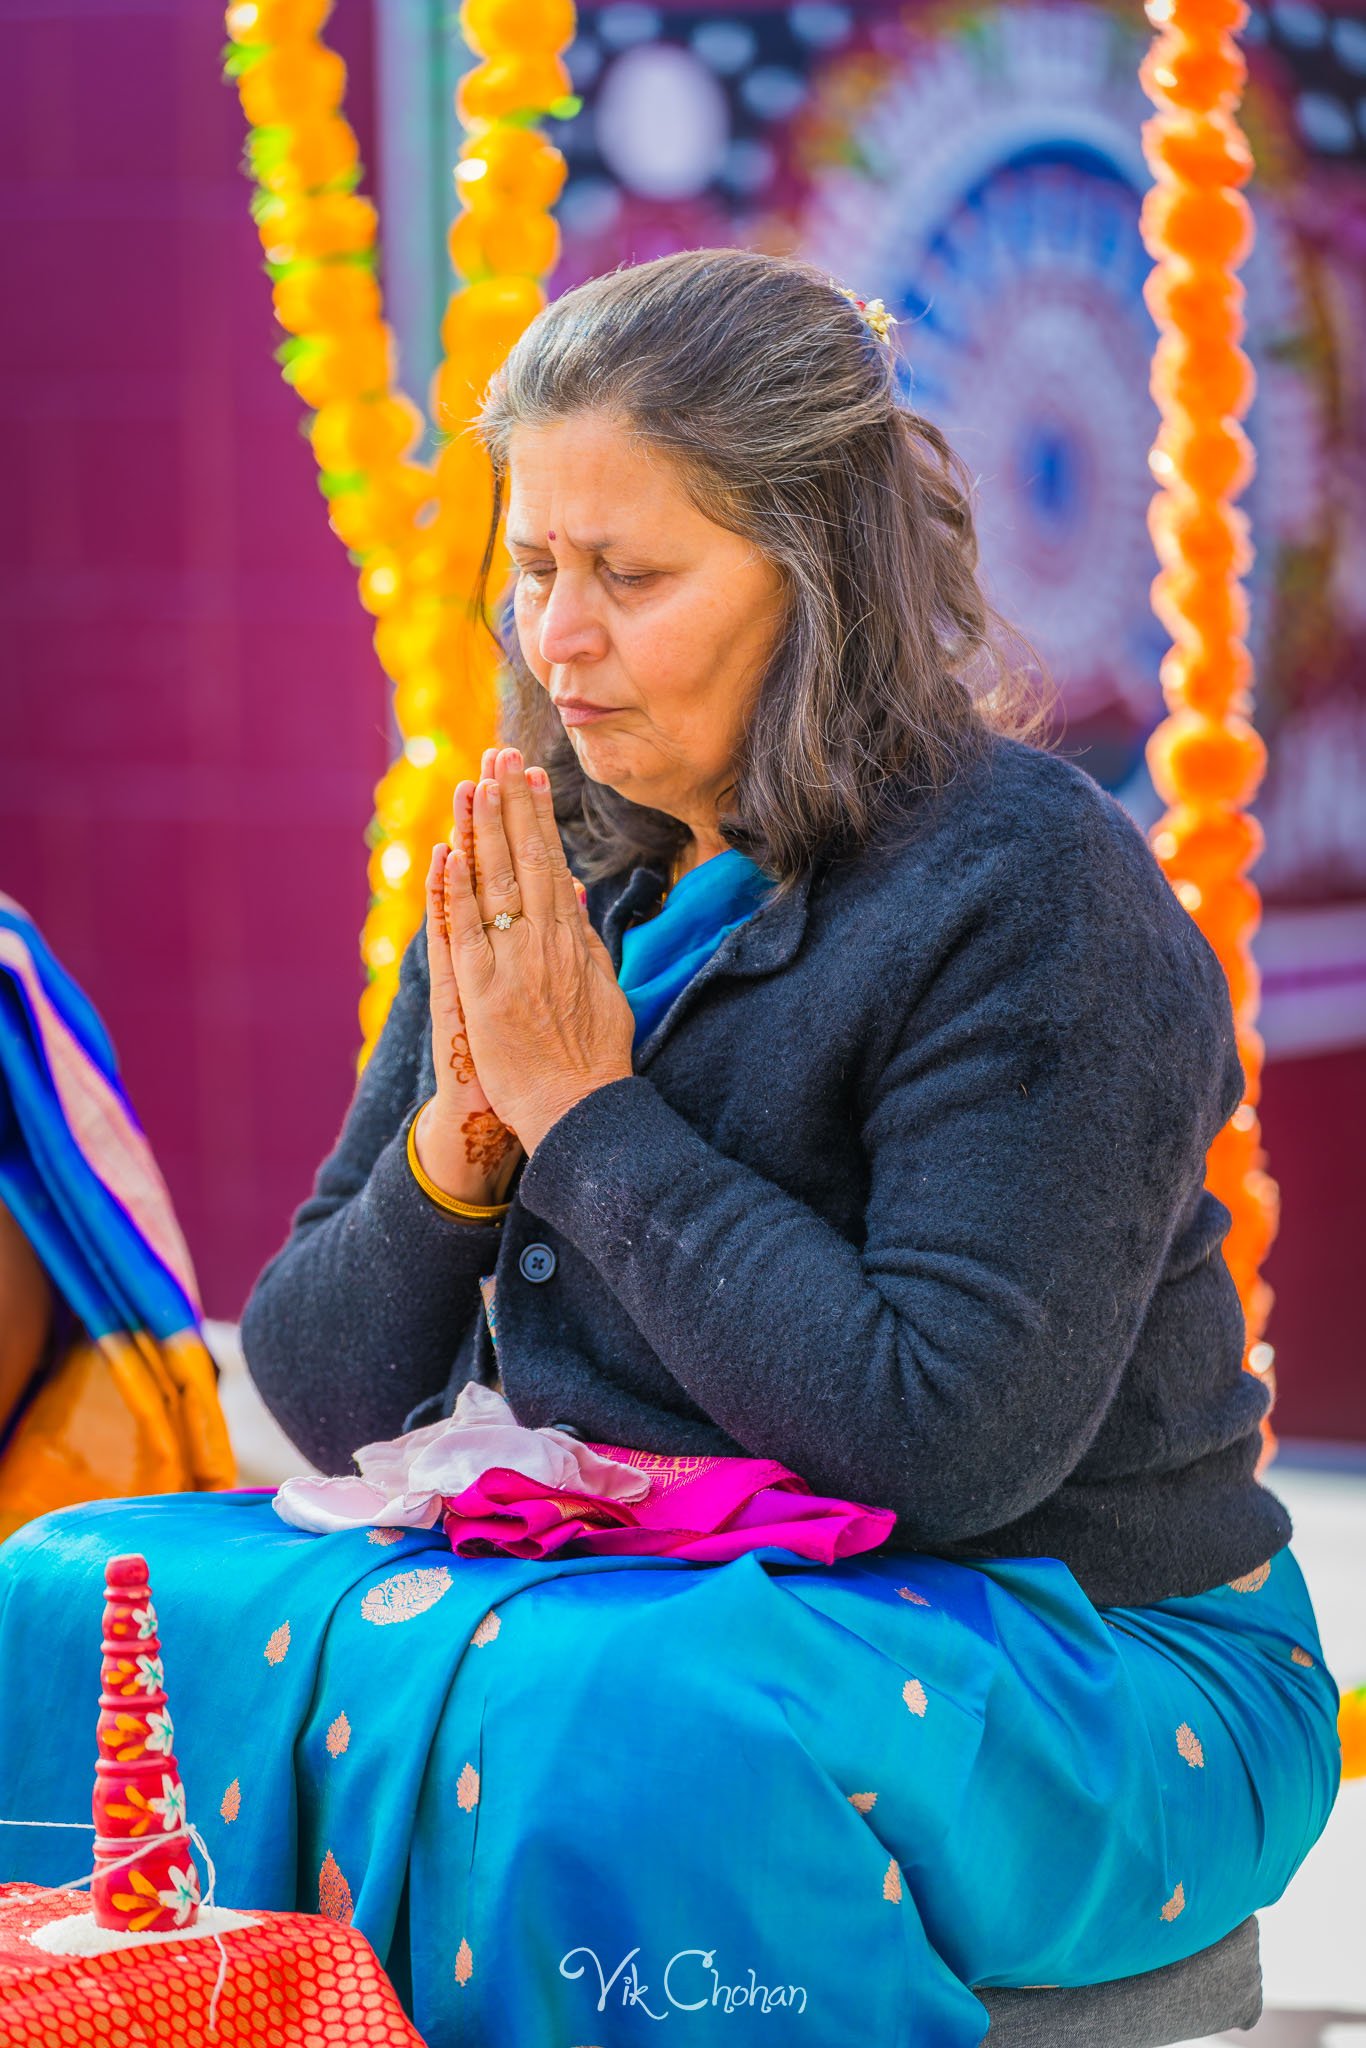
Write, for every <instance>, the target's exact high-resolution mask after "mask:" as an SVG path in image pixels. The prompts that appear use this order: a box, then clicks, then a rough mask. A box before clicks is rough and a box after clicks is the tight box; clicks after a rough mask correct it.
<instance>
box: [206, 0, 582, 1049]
mask: <svg viewBox="0 0 1366 2048" xmlns="http://www.w3.org/2000/svg"><path fill="white" fill-rule="evenodd" d="M331 4H332V0H235V4H233V5H230V6H229V8H228V10H227V14H226V22H227V29H228V34H229V36H230V37H231V38H232V42H231V45H230V47H229V51H228V54H227V64H226V68H227V71H228V74H229V75H230V76H231V77H233V78H234V79H235V80H236V83H237V86H238V90H239V93H240V96H241V100H242V106H243V110H244V112H245V113H246V116H247V119H248V122H249V123H250V124H251V130H250V134H249V137H248V144H247V164H248V169H249V171H250V173H251V175H252V177H253V178H254V179H255V182H256V186H257V190H256V194H255V197H254V200H253V214H254V217H255V219H256V222H257V226H258V229H259V231H260V235H261V240H262V244H263V247H264V249H265V253H266V258H267V269H268V271H269V274H270V276H271V278H272V279H273V281H274V300H275V311H276V317H277V318H278V320H279V321H280V324H281V326H282V327H284V328H285V329H286V331H287V333H288V335H289V336H290V339H289V340H288V341H287V342H286V343H285V344H284V345H283V347H282V348H281V349H280V350H279V351H278V354H279V359H280V361H281V363H282V365H283V368H284V374H285V377H286V378H287V379H288V381H289V382H290V383H292V384H293V385H294V387H295V389H296V390H297V391H298V392H299V395H300V397H301V398H303V399H304V401H305V403H306V404H308V405H309V406H310V407H312V408H313V415H312V418H311V419H310V420H309V422H308V428H307V431H308V435H309V439H310V441H311V443H312V446H313V451H314V455H315V457H316V459H317V462H318V467H319V470H320V472H321V475H320V483H321V487H322V490H323V493H324V495H325V497H326V498H327V500H328V505H329V519H330V524H331V526H332V528H333V531H334V532H335V533H336V534H337V535H338V536H339V538H340V539H341V540H343V541H344V542H345V544H346V546H347V548H348V550H349V551H350V554H351V559H352V560H353V561H354V562H356V564H357V565H358V567H359V569H360V596H361V602H362V603H363V604H364V605H365V607H366V609H367V610H368V611H369V612H371V613H372V615H373V616H374V617H375V619H376V628H375V649H376V652H377V654H378V655H379V658H380V661H381V663H382V665H383V667H384V669H385V671H386V673H387V674H388V675H389V677H390V678H391V680H392V681H393V684H394V711H395V716H396V719H397V722H398V726H399V730H400V736H401V739H402V751H401V753H400V755H399V757H398V759H397V760H396V761H395V762H394V763H393V765H392V766H391V767H390V768H389V769H388V771H387V772H386V774H385V775H384V777H383V778H382V780H381V781H380V783H379V786H378V788H377V789H376V792H375V806H376V808H375V818H374V821H373V823H372V825H371V828H370V832H369V834H368V839H369V844H370V849H371V856H370V864H369V879H370V886H371V890H372V897H371V906H370V912H369V915H368V917H367V919H366V924H365V930H364V933H363V935H362V939H361V952H362V956H363V958H364V961H365V965H366V970H367V975H368V982H367V987H366V989H365V992H364V994H363V996H362V998H361V1028H362V1036H363V1041H364V1044H363V1050H362V1055H361V1057H362V1061H364V1059H365V1058H366V1057H367V1056H368V1054H369V1052H370V1050H371V1049H372V1047H373V1045H374V1042H375V1040H376V1039H377V1037H378V1036H379V1032H380V1030H381V1028H382V1026H383V1023H384V1019H385V1016H386V1015H387V1014H388V1009H389V1004H390V1002H391V1000H392V998H393V993H394V989H395V987H396V986H397V981H398V964H399V959H400V957H401V955H402V952H403V948H404V945H405V944H406V942H407V940H408V938H409V937H410V936H411V934H412V933H413V932H414V931H415V930H416V929H417V927H418V925H419V924H420V923H421V921H422V912H423V903H422V877H423V874H424V872H425V868H426V858H425V856H426V849H427V848H428V847H429V846H430V845H431V844H432V842H433V841H434V840H437V839H442V838H445V837H446V836H447V834H448V833H449V831H450V825H451V792H452V790H453V787H454V784H455V782H456V781H457V780H458V779H459V777H460V776H461V775H463V774H477V773H478V763H479V756H480V752H481V750H482V748H483V746H484V745H485V744H486V743H487V740H488V738H489V737H490V735H491V733H492V731H493V728H494V710H495V695H496V670H497V663H496V659H495V655H494V651H493V649H492V647H491V645H490V643H489V642H488V640H487V636H485V635H484V634H483V632H482V628H481V627H480V626H479V625H478V624H477V622H476V621H475V620H474V618H473V617H472V615H471V612H470V608H469V602H468V600H469V593H470V589H471V585H472V582H473V578H474V574H475V571H476V569H477V567H478V563H479V560H480V557H481V555H482V551H483V544H484V537H485V533H486V530H487V522H488V515H489V511H490V508H491V505H492V478H491V474H490V470H489V464H488V460H487V457H486V456H485V455H484V453H483V450H482V449H481V448H480V447H479V445H478V443H477V442H476V441H474V440H473V438H472V437H470V436H469V435H468V434H466V433H465V432H464V431H463V430H464V429H465V427H466V426H467V425H468V423H469V422H470V420H471V419H472V417H473V414H474V412H475V411H476V409H477V406H478V402H479V399H480V396H481V395H482V392H483V389H484V386H485V385H486V383H487V381H488V378H489V376H490V375H491V373H492V372H493V370H494V369H496V368H497V366H498V363H499V362H500V361H501V360H502V358H503V356H504V355H505V354H506V353H507V351H508V349H509V348H510V347H511V345H512V343H513V342H514V341H515V340H516V338H517V336H518V335H519V334H520V333H521V331H522V329H523V328H524V327H525V326H526V324H527V322H528V321H529V320H530V319H531V318H532V317H533V315H534V314H535V313H536V312H538V311H539V310H540V308H541V307H542V306H543V305H544V304H545V292H544V289H543V287H542V285H541V283H540V276H541V274H542V273H544V272H546V271H548V270H549V269H550V268H551V267H552V266H553V264H554V262H555V260H556V258H557V256H558V230H557V228H556V225H555V222H554V221H553V219H551V218H550V216H549V208H550V206H551V205H553V203H554V201H555V199H556V198H557V197H558V196H559V192H560V188H561V186H562V184H563V182H564V176H565V165H564V159H563V157H562V156H561V155H560V153H559V151H558V150H556V149H554V148H553V147H552V146H551V145H550V144H549V143H548V142H546V140H545V138H544V137H543V136H541V135H540V134H538V133H536V132H535V127H534V124H535V122H536V121H537V120H539V119H540V118H542V117H543V116H544V114H546V113H547V112H549V113H554V114H558V115H566V114H569V113H572V112H573V111H575V110H576V108H577V106H578V102H577V101H576V100H574V99H573V98H572V97H571V96H570V80H569V75H568V72H567V71H566V69H565V67H564V64H563V62H562V60H561V58H560V56H559V54H558V53H559V52H560V50H562V49H563V48H564V47H565V46H566V45H567V44H568V43H569V42H570V40H571V39H572V37H573V33H574V12H573V7H572V5H571V4H570V0H470V4H469V5H467V6H466V8H465V9H464V11H463V12H462V15H461V26H462V28H463V30H464V32H465V35H466V38H467V40H468V42H469V44H470V46H471V48H472V49H473V50H474V51H475V52H476V54H477V55H480V56H482V57H483V58H484V60H485V61H484V62H482V63H480V64H479V65H477V66H476V68H475V69H474V70H472V71H471V72H469V73H468V74H467V75H466V77H465V78H464V79H463V80H462V82H461V86H460V91H459V94H458V97H457V109H458V111H459V113H460V116H461V119H462V121H463V122H464V124H465V126H466V128H467V129H468V130H470V135H469V139H468V141H467V142H466V144H465V147H464V148H463V149H462V152H461V163H460V166H459V168H458V170H457V173H456V183H457V190H458V192H459V195H460V199H461V202H462V211H461V214H460V217H459V218H458V219H457V221H456V223H455V225H454V227H453V228H452V230H451V237H450V251H451V257H452V260H453V262H454V263H455V265H456V268H457V269H458V270H459V271H460V273H461V274H462V276H463V277H464V278H465V279H466V283H465V284H464V285H463V287H462V288H460V289H458V290H457V291H456V292H455V294H454V296H453V298H452V300H451V303H450V307H449V309H448V311H447V314H446V318H445V321H444V323H443V327H442V342H443V348H444V351H445V361H444V362H443V364H442V367H441V369H440V370H439V371H438V373H437V376H436V378H435V380H434V383H433V389H432V393H431V400H432V407H433V414H434V418H435V421H436V423H437V425H438V427H439V428H440V429H441V430H442V434H443V439H444V442H445V445H443V446H442V447H440V449H439V451H438V453H437V456H436V458H435V461H434V463H431V464H427V463H424V462H421V461H417V460H414V459H413V450H414V448H415V447H416V445H417V443H418V442H419V440H420V439H421V437H422V434H423V432H424V427H425V422H424V419H423V415H422V414H421V412H420V411H419V410H418V408H417V407H416V406H415V405H413V404H412V403H411V401H410V400H409V399H407V398H406V397H404V396H403V395H402V394H401V393H399V392H398V391H396V390H395V388H394V345H393V336H392V334H391V332H390V329H389V328H388V327H387V326H386V324H385V322H384V319H383V314H382V304H381V297H380V291H379V285H378V280H377V277H376V268H375V253H376V236H377V228H378V223H377V219H376V215H375V209H374V207H373V206H372V205H371V204H370V202H369V201H368V200H367V199H364V198H363V197H361V196H360V194H359V193H358V192H357V190H356V187H357V185H358V184H359V181H360V175H361V167H360V160H359V151H358V149H357V145H356V138H355V135H354V133H353V131H352V129H351V128H350V126H349V124H348V123H347V122H346V120H345V119H344V117H343V115H342V112H341V104H342V96H343V92H344V88H345V79H346V73H345V66H344V65H343V63H342V60H341V59H340V57H338V56H337V54H336V53H335V52H334V51H332V50H329V49H327V48H325V47H324V45H323V44H322V43H321V42H320V40H319V33H320V30H321V29H322V27H323V24H324V23H325V21H326V20H327V17H328V15H329V14H330V12H331ZM500 566H503V565H502V564H500Z"/></svg>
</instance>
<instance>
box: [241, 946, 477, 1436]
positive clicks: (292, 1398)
mask: <svg viewBox="0 0 1366 2048" xmlns="http://www.w3.org/2000/svg"><path fill="white" fill-rule="evenodd" d="M428 1004H429V997H428V976H427V955H426V945H425V939H424V936H423V934H422V932H420V931H419V932H418V934H417V936H416V937H415V938H414V940H413V941H412V943H411V945H410V946H409V947H408V950H407V952H406V953H405V954H404V956H403V961H402V964H401V967H400V972H399V984H398V991H397V994H396V995H395V998H394V1001H393V1004H392V1007H391V1008H390V1011H389V1015H388V1017H387V1018H386V1020H385V1024H384V1029H383V1031H382V1032H381V1034H380V1037H379V1041H378V1043H377V1044H376V1046H375V1049H374V1051H373V1053H372V1054H371V1056H370V1059H369V1061H368V1063H367V1065H366V1067H365V1071H364V1073H363V1074H362V1075H361V1077H360V1081H359V1083H358V1084H357V1087H356V1092H355V1095H354V1097H353V1098H352V1102H351V1107H350V1109H349V1110H348V1112H347V1116H346V1121H345V1123H344V1124H343V1126H342V1130H341V1134H340V1136H339V1137H338V1139H337V1142H336V1145H335V1146H334V1147H333V1149H332V1151H331V1152H330V1153H329V1154H328V1156H327V1158H326V1159H325V1160H324V1161H323V1163H322V1165H321V1167H320V1168H319V1169H318V1174H317V1178H316V1180H315V1182H314V1187H313V1192H312V1194H311V1195H310V1197H309V1199H308V1200H307V1201H306V1202H305V1203H304V1204H303V1206H302V1207H301V1208H300V1209H299V1210H298V1211H297V1213H296V1215H295V1217H294V1220H293V1223H292V1225H291V1227H290V1233H289V1236H288V1238H287V1239H286V1241H285V1244H284V1245H283V1247H282V1248H281V1250H280V1251H279V1252H277V1253H276V1255H275V1257H274V1258H273V1259H272V1260H271V1261H270V1263H269V1265H268V1266H266V1268H265V1269H264V1271H263V1272H262V1273H261V1275H260V1277H259V1279H258V1280H257V1282H256V1285H255V1287H254V1288H253V1289H252V1293H251V1297H250V1299H249V1300H248V1302H247V1305H246V1308H245V1309H244V1311H243V1314H242V1347H243V1350H244V1352H245V1354H246V1360H247V1366H248V1370H249V1371H250V1374H251V1377H252V1379H253V1380H254V1381H255V1383H256V1385H257V1387H258V1388H259V1390H260V1393H261V1396H262V1398H263V1400H264V1401H265V1404H266V1406H267V1407H268V1408H269V1409H270V1412H271V1414H272V1415H273V1416H274V1417H275V1419H276V1421H277V1422H278V1423H279V1424H280V1427H281V1428H282V1429H283V1430H284V1432H285V1434H286V1435H287V1436H288V1437H289V1438H290V1439H291V1440H292V1441H293V1442H294V1443H295V1444H297V1445H298V1447H299V1449H300V1450H301V1451H302V1452H303V1453H304V1454H305V1456H306V1457H308V1458H309V1459H311V1460H312V1462H313V1463H314V1464H315V1465H317V1466H319V1467H320V1469H321V1470H322V1471H324V1472H346V1471H350V1470H351V1469H352V1467H351V1453H352V1451H354V1450H356V1449H358V1448H359V1446H360V1445H361V1444H365V1443H371V1442H374V1441H375V1440H377V1439H381V1438H385V1437H390V1436H394V1435H396V1434H397V1433H398V1432H399V1431H400V1430H401V1428H402V1426H403V1419H404V1417H405V1416H406V1415H407V1414H409V1412H410V1411H411V1410H412V1409H413V1408H414V1407H416V1405H417V1404H418V1402H419V1401H421V1400H423V1399H424V1398H425V1397H426V1396H428V1395H430V1394H433V1393H436V1392H438V1391H440V1390H441V1389H443V1388H444V1387H445V1386H446V1384H447V1381H448V1379H449V1377H450V1372H451V1364H452V1360H453V1359H454V1356H455V1353H456V1350H457V1347H458V1344H459V1340H460V1337H461V1334H462V1332H463V1329H464V1326H465V1324H466V1323H467V1322H468V1321H469V1318H470V1316H471V1315H472V1313H473V1312H474V1309H475V1307H476V1306H477V1304H478V1280H479V1276H480V1274H481V1273H487V1272H490V1271H491V1270H492V1268H493V1265H494V1262H495V1260H496V1259H497V1256H498V1237H499V1226H498V1225H497V1224H481V1223H464V1222H462V1221H461V1220H460V1219H459V1218H458V1217H456V1216H452V1215H449V1214H447V1212H446V1211H445V1210H443V1209H441V1208H439V1207H438V1206H437V1204H436V1203H435V1202H433V1201H431V1200H430V1199H429V1198H428V1197H427V1196H426V1195H425V1194H423V1192H422V1190H421V1188H420V1187H419V1186H418V1184H417V1182H416V1181H415V1180H414V1179H413V1175H412V1170H411V1168H410V1167H409V1164H408V1157H407V1139H408V1126H409V1124H410V1123H411V1122H412V1120H413V1117H414V1116H415V1115H416V1113H417V1110H418V1109H419V1108H420V1106H421V1104H420V1102H419V1099H418V1090H419V1074H420V1070H421V1057H422V1049H423V1042H424V1039H425V1037H426V1035H427V1033H428V1032H429V1030H430V1028H431V1024H430V1015H429V1007H428Z"/></svg>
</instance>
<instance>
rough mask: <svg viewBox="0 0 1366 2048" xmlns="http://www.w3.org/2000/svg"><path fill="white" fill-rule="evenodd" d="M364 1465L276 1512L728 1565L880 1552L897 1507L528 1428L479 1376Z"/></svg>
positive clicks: (307, 1486)
mask: <svg viewBox="0 0 1366 2048" xmlns="http://www.w3.org/2000/svg"><path fill="white" fill-rule="evenodd" d="M356 1463H357V1464H358V1465H359V1467H360V1473H359V1476H357V1477H355V1478H342V1479H290V1480H286V1482H285V1484H284V1485H283V1486H282V1487H281V1488H280V1489H279V1492H278V1493H277V1495H276V1498H275V1510H276V1513H277V1514H278V1515H280V1517H281V1518H282V1520H284V1521H286V1522H289V1523H291V1524H292V1525H293V1526H294V1527H296V1528H305V1529H312V1530H314V1531H316V1532H318V1533H323V1532H325V1531H327V1530H332V1529H344V1528H364V1527H367V1526H371V1527H390V1528H420V1529H430V1528H432V1527H434V1526H435V1524H436V1522H437V1521H438V1519H439V1520H440V1522H441V1524H442V1527H443V1528H444V1529H445V1532H446V1535H447V1536H448V1537H449V1539H450V1543H451V1548H452V1549H453V1550H454V1551H455V1553H456V1555H457V1556H458V1557H483V1556H488V1555H490V1554H491V1553H497V1552H501V1553H503V1554H505V1555H507V1556H511V1557H531V1558H536V1557H552V1556H555V1555H557V1554H558V1553H560V1552H561V1551H563V1552H565V1553H566V1554H567V1555H571V1556H577V1557H587V1556H603V1557H609V1556H628V1557H629V1556H645V1557H684V1558H692V1559H695V1560H696V1561H697V1562H698V1563H706V1564H722V1563H725V1562H727V1561H728V1560H729V1559H731V1558H735V1557H740V1556H742V1555H743V1554H744V1553H745V1552H746V1551H751V1550H757V1549H760V1548H762V1547H763V1546H765V1545H768V1544H773V1545H776V1546H778V1547H780V1548H782V1549H784V1550H791V1551H793V1552H795V1553H796V1554H797V1555H798V1556H799V1557H805V1558H809V1559H811V1560H812V1561H814V1562H816V1563H820V1564H832V1563H833V1562H834V1561H835V1559H836V1558H840V1557H850V1556H853V1555H854V1554H856V1553H857V1552H859V1551H864V1550H873V1549H875V1548H876V1547H877V1546H878V1545H879V1544H880V1543H884V1542H885V1541H886V1539H887V1538H888V1536H889V1535H890V1534H891V1532H892V1529H893V1527H894V1525H895V1522H896V1516H895V1515H894V1514H893V1513H892V1511H891V1509H890V1508H873V1507H864V1506H861V1505H860V1504H859V1503H858V1502H855V1501H848V1500H835V1499H831V1498H828V1497H826V1496H824V1495H821V1494H815V1493H812V1492H811V1491H810V1489H809V1487H808V1486H807V1484H806V1482H805V1480H803V1479H802V1478H800V1477H799V1476H798V1474H797V1473H795V1472H792V1471H789V1470H788V1468H787V1466H785V1465H780V1464H778V1463H777V1462H776V1461H775V1460H774V1459H772V1458H708V1457H681V1458H680V1457H668V1456H664V1455H662V1454H660V1453H657V1452H654V1451H639V1450H633V1449H631V1448H630V1447H629V1446H626V1445H622V1444H598V1443H589V1444H585V1443H581V1442H580V1441H579V1440H578V1438H576V1437H570V1436H566V1435H565V1434H564V1432H563V1431H561V1430H556V1429H526V1428H523V1427H522V1425H521V1424H520V1423H518V1422H517V1420H516V1418H515V1416H514V1415H513V1412H512V1409H511V1407H510V1406H509V1405H508V1403H507V1401H506V1400H505V1399H504V1398H503V1396H502V1395H501V1394H499V1393H497V1392H495V1390H494V1389H493V1388H491V1387H483V1386H480V1385H478V1384H477V1383H476V1382H473V1381H472V1382H471V1383H470V1384H469V1385H468V1386H466V1387H464V1388H462V1390H461V1393H460V1398H459V1400H458V1401H457V1403H456V1410H455V1414H454V1415H452V1416H450V1417H448V1418H447V1419H446V1420H445V1421H443V1422H437V1423H430V1424H429V1425H428V1426H427V1428H425V1429H419V1430H413V1431H411V1432H410V1433H409V1434H408V1435H407V1436H403V1437H398V1438H396V1439H395V1440H394V1441H393V1442H392V1443H386V1444H367V1445H365V1446H364V1448H363V1449H362V1450H359V1451H357V1452H356Z"/></svg>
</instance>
